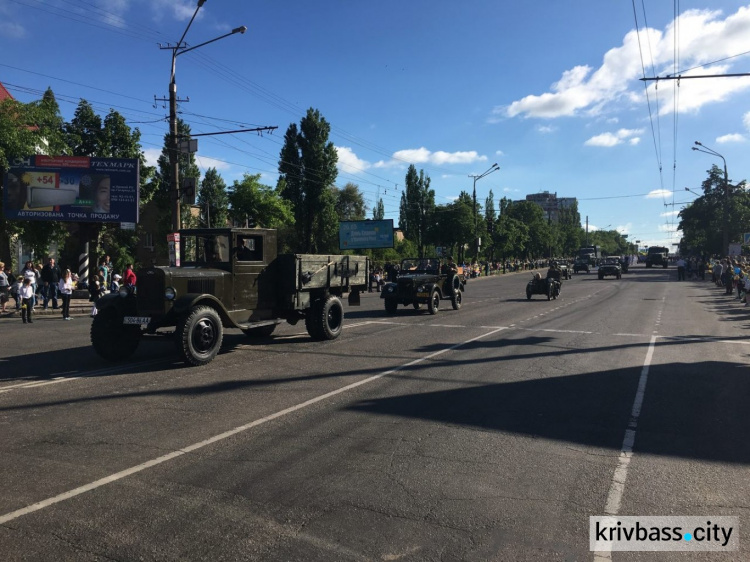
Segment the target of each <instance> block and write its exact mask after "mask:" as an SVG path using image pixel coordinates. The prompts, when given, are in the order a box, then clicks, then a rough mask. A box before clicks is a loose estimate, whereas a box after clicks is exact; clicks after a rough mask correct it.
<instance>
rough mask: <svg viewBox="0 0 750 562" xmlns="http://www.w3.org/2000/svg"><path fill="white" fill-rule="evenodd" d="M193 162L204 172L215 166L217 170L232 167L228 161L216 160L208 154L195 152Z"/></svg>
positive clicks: (221, 170) (222, 170) (225, 169)
mask: <svg viewBox="0 0 750 562" xmlns="http://www.w3.org/2000/svg"><path fill="white" fill-rule="evenodd" d="M195 162H196V164H198V167H199V168H200V169H201V171H202V172H204V173H205V171H206V170H208V169H209V168H216V170H217V171H218V172H226V171H227V170H229V169H230V168H231V167H232V165H231V164H230V163H229V162H224V161H223V160H217V159H216V158H211V157H210V156H199V155H197V154H196V155H195Z"/></svg>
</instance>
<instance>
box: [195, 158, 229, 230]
mask: <svg viewBox="0 0 750 562" xmlns="http://www.w3.org/2000/svg"><path fill="white" fill-rule="evenodd" d="M197 201H198V206H199V207H200V210H201V214H200V219H199V223H198V224H199V225H200V226H205V227H209V228H210V227H211V226H212V225H213V226H214V227H222V226H224V225H226V224H227V218H228V217H229V196H228V195H227V185H226V183H224V179H223V178H222V177H221V175H220V174H219V172H217V171H216V168H209V169H208V170H206V175H205V176H203V181H201V185H200V189H199V190H198V198H197Z"/></svg>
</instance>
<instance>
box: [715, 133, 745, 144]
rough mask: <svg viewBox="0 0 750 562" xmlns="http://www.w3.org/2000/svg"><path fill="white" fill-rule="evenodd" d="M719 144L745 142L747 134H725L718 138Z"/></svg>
mask: <svg viewBox="0 0 750 562" xmlns="http://www.w3.org/2000/svg"><path fill="white" fill-rule="evenodd" d="M716 142H718V143H719V144H726V143H728V142H745V136H744V135H741V134H739V133H733V134H731V135H723V136H721V137H719V138H717V139H716Z"/></svg>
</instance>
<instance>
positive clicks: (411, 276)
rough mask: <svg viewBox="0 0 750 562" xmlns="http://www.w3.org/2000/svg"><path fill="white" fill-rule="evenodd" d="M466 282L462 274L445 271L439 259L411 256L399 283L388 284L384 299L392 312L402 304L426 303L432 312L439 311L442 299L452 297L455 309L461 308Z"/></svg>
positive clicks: (402, 262)
mask: <svg viewBox="0 0 750 562" xmlns="http://www.w3.org/2000/svg"><path fill="white" fill-rule="evenodd" d="M465 283H466V279H465V278H464V276H463V274H462V273H447V272H442V271H441V266H440V259H439V258H407V259H405V260H402V261H401V269H400V270H399V275H398V277H397V278H396V282H395V283H386V284H385V286H384V287H383V289H382V290H381V292H380V298H381V299H384V301H385V311H386V312H387V313H388V314H395V313H396V311H397V310H398V305H400V304H402V305H404V306H412V307H414V309H415V310H419V309H420V308H421V307H422V305H423V304H426V305H427V310H428V311H429V313H430V314H437V312H438V309H439V308H440V301H441V299H446V300H450V301H451V305H452V306H453V310H458V309H460V308H461V301H462V299H463V297H462V293H463V292H464V291H465Z"/></svg>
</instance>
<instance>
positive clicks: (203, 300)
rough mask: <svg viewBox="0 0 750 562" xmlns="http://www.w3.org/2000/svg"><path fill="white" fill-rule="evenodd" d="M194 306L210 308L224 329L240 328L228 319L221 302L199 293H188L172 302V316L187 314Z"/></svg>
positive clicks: (211, 296) (213, 297)
mask: <svg viewBox="0 0 750 562" xmlns="http://www.w3.org/2000/svg"><path fill="white" fill-rule="evenodd" d="M194 306H210V307H211V308H213V309H214V310H216V312H218V313H219V317H220V318H221V323H222V324H223V325H224V327H225V328H240V326H239V325H238V324H237V323H235V322H234V320H232V319H231V318H230V317H229V314H227V311H226V309H225V308H224V305H223V304H222V303H221V301H220V300H219V299H217V298H216V297H215V296H213V295H207V294H201V293H188V294H187V295H181V296H180V297H178V298H177V300H175V301H174V305H172V314H175V315H177V316H181V315H183V314H187V313H188V311H189V310H190V309H191V308H193V307H194Z"/></svg>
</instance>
